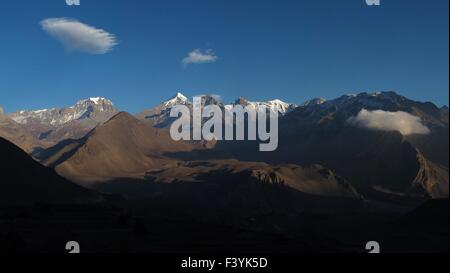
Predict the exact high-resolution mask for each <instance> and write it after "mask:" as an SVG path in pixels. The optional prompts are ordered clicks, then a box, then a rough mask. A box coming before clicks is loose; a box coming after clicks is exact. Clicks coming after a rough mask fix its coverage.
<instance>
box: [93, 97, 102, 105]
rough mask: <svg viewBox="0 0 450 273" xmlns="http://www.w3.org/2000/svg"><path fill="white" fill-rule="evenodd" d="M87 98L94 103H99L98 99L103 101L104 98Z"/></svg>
mask: <svg viewBox="0 0 450 273" xmlns="http://www.w3.org/2000/svg"><path fill="white" fill-rule="evenodd" d="M89 100H90V101H92V102H93V103H95V104H99V103H100V101H104V100H105V98H102V97H95V98H89Z"/></svg>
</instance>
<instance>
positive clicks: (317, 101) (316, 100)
mask: <svg viewBox="0 0 450 273" xmlns="http://www.w3.org/2000/svg"><path fill="white" fill-rule="evenodd" d="M325 102H327V100H326V99H324V98H314V99H311V100H307V101H306V102H305V103H303V106H312V105H320V104H324V103H325Z"/></svg>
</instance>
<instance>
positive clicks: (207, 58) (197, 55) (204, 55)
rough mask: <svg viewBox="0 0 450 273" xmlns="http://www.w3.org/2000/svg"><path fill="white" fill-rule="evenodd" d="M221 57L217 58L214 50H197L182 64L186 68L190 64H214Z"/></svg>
mask: <svg viewBox="0 0 450 273" xmlns="http://www.w3.org/2000/svg"><path fill="white" fill-rule="evenodd" d="M218 58H219V57H217V56H216V54H215V53H214V51H213V50H212V49H207V50H206V51H202V50H201V49H195V50H193V51H191V52H189V54H188V55H187V56H186V57H185V58H184V59H183V61H182V63H183V65H184V66H187V65H189V64H205V63H213V62H215V61H217V59H218Z"/></svg>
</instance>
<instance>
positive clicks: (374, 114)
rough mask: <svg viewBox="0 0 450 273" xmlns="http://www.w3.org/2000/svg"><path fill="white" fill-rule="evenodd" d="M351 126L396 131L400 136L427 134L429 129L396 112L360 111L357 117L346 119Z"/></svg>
mask: <svg viewBox="0 0 450 273" xmlns="http://www.w3.org/2000/svg"><path fill="white" fill-rule="evenodd" d="M348 122H349V123H350V124H352V125H355V126H359V127H363V128H368V129H372V130H380V131H397V132H400V133H401V134H402V135H404V136H407V135H413V134H421V135H423V134H428V133H430V129H428V127H426V126H425V125H423V124H422V121H421V120H420V118H419V117H417V116H414V115H411V114H409V113H406V112H403V111H398V112H388V111H383V110H375V111H368V110H366V109H362V110H361V111H360V112H359V113H358V115H356V116H355V117H351V118H349V119H348Z"/></svg>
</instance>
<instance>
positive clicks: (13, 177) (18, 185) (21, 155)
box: [0, 138, 100, 205]
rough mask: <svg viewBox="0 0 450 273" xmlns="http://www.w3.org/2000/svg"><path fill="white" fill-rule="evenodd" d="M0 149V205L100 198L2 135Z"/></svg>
mask: <svg viewBox="0 0 450 273" xmlns="http://www.w3.org/2000/svg"><path fill="white" fill-rule="evenodd" d="M0 151H1V156H0V204H4V205H13V204H17V205H19V204H33V203H38V202H39V203H78V202H86V201H89V202H90V201H96V200H100V195H98V194H96V193H94V192H92V191H90V190H87V189H85V188H83V187H81V186H78V185H75V184H73V183H71V182H69V181H68V180H66V179H64V178H62V177H61V176H59V175H57V174H56V172H55V171H54V170H52V169H50V168H47V167H44V166H42V165H41V164H39V163H38V162H36V161H35V160H33V159H32V158H31V157H30V156H29V155H27V154H26V153H25V152H24V151H22V150H21V149H20V148H18V147H17V146H15V145H14V144H12V143H10V142H9V141H7V140H5V139H3V138H0Z"/></svg>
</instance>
